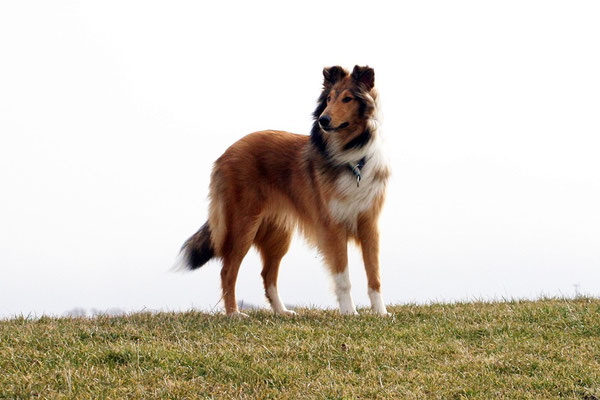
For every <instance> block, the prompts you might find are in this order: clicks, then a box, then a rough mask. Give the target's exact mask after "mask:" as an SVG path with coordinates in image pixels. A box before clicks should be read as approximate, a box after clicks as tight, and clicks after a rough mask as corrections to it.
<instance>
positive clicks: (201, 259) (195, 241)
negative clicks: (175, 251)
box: [176, 222, 215, 269]
mask: <svg viewBox="0 0 600 400" xmlns="http://www.w3.org/2000/svg"><path fill="white" fill-rule="evenodd" d="M214 256H215V248H214V247H213V244H212V240H211V237H210V227H209V226H208V222H205V223H204V225H202V227H201V228H200V229H198V232H196V233H194V234H193V235H192V237H190V238H189V239H188V240H186V241H185V243H184V244H183V246H182V247H181V253H180V260H179V263H178V265H176V268H177V269H196V268H200V267H201V266H203V265H204V264H206V263H207V262H208V261H209V260H210V259H211V258H213V257H214Z"/></svg>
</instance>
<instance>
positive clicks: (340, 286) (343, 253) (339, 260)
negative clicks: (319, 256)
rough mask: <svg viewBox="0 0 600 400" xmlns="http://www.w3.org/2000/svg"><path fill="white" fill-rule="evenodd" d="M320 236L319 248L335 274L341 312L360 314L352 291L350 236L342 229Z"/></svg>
mask: <svg viewBox="0 0 600 400" xmlns="http://www.w3.org/2000/svg"><path fill="white" fill-rule="evenodd" d="M320 236H321V238H320V239H321V240H320V243H319V248H320V250H321V252H322V253H323V255H324V256H325V262H326V263H327V267H328V268H329V270H330V271H331V274H332V276H333V283H334V285H335V287H334V290H335V295H336V297H337V300H338V303H339V306H340V314H343V315H352V314H358V313H357V312H356V306H355V305H354V300H352V294H351V293H350V288H351V287H352V285H351V284H350V274H349V270H348V237H347V235H346V234H345V232H344V231H341V230H329V231H327V232H322V235H320Z"/></svg>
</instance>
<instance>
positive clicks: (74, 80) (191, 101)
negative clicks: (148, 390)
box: [0, 0, 600, 317]
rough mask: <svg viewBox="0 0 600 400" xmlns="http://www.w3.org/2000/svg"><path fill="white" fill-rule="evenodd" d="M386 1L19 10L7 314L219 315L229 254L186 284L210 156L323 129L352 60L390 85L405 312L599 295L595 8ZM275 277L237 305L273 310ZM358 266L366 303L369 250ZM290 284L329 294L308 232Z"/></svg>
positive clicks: (8, 49) (2, 260) (112, 4)
mask: <svg viewBox="0 0 600 400" xmlns="http://www.w3.org/2000/svg"><path fill="white" fill-rule="evenodd" d="M379 4H380V5H374V2H364V1H363V2H352V1H343V2H294V3H290V2H269V3H264V2H256V1H252V2H249V1H247V2H240V3H227V2H211V3H210V5H209V6H207V5H205V4H204V3H201V2H195V1H189V2H184V1H181V2H180V1H168V2H167V1H165V2H151V1H139V2H130V1H93V2H92V1H89V2H87V1H52V2H48V1H37V2H36V1H3V2H2V3H1V4H0V135H1V136H0V191H1V194H0V316H2V317H6V316H11V315H15V314H25V315H27V314H30V313H31V314H34V315H40V314H42V313H48V314H59V315H60V314H62V313H63V312H65V311H67V310H70V309H72V308H74V307H83V308H86V309H91V308H97V309H108V308H113V307H117V308H121V309H123V310H127V311H135V310H142V309H152V310H154V309H169V310H186V309H190V308H192V307H193V308H199V309H213V308H215V309H219V308H220V307H221V305H220V304H218V302H219V299H220V281H219V270H220V266H219V264H218V263H216V262H212V263H210V264H208V265H206V266H205V267H203V268H202V269H201V270H198V271H195V272H193V273H188V274H178V273H172V272H169V268H170V267H171V265H172V263H173V260H174V259H175V257H176V255H177V253H178V250H179V247H180V246H181V244H182V243H183V241H184V240H185V239H186V238H187V237H188V236H190V235H191V234H192V233H194V232H195V230H196V229H197V228H198V227H199V226H200V225H201V224H202V223H203V222H204V221H205V220H206V218H207V198H206V197H207V193H208V181H209V175H210V170H211V166H212V162H213V161H214V160H215V159H216V158H217V157H218V156H219V155H220V154H221V153H222V152H223V151H224V150H225V149H226V148H227V147H228V146H229V145H230V144H231V143H233V142H234V141H236V140H237V139H239V138H240V137H242V136H243V135H245V134H247V133H250V132H253V131H256V130H262V129H281V130H288V131H292V132H296V133H305V134H308V132H309V130H310V126H311V112H312V111H313V109H314V107H315V102H316V99H317V97H318V95H319V91H320V87H321V82H322V74H321V71H322V69H323V67H324V66H330V65H336V64H339V65H342V66H345V67H346V68H352V67H353V66H354V65H355V64H360V65H365V64H368V65H369V66H372V67H373V68H374V69H375V76H376V80H375V81H376V86H377V87H378V89H379V92H380V94H381V107H382V113H383V117H384V118H383V123H382V135H383V137H384V141H385V149H386V152H387V155H388V157H389V159H390V162H391V166H392V171H393V178H392V180H391V182H390V184H389V191H388V198H387V202H386V206H385V209H384V212H383V215H382V219H381V238H382V244H381V248H382V250H381V264H382V265H381V268H382V276H383V295H384V299H385V300H386V301H387V302H388V303H405V302H428V301H442V300H443V301H450V300H465V299H466V300H472V299H502V298H513V297H517V298H522V297H527V298H535V297H538V296H540V295H543V294H545V295H568V296H572V295H573V294H575V292H576V291H578V292H581V293H587V294H591V295H596V296H598V295H600V211H599V205H600V179H599V177H598V176H599V173H600V157H599V154H600V73H599V71H600V51H599V49H600V23H598V21H600V5H599V3H598V2H596V1H589V2H586V1H576V2H573V1H563V2H558V1H523V0H518V1H502V2H484V1H452V2H448V1H415V2H385V3H384V2H379ZM260 268H261V267H260V263H259V259H258V257H257V255H256V253H255V252H254V251H251V253H250V254H249V255H248V256H247V258H246V259H245V261H244V263H243V265H242V268H241V271H240V276H239V280H238V285H237V293H238V299H239V300H244V301H246V302H250V303H255V304H259V305H266V301H265V300H264V296H263V289H262V281H261V278H260ZM350 271H351V272H350V274H351V280H352V282H353V289H352V292H353V295H354V296H355V300H356V301H357V303H358V304H359V305H367V304H368V299H367V295H366V279H365V274H364V270H363V267H362V263H361V260H360V254H359V253H358V251H356V249H351V252H350ZM279 282H280V283H279V287H280V293H281V296H282V298H283V300H284V302H286V303H289V304H301V305H316V306H321V307H334V306H335V304H336V303H335V298H334V295H333V293H332V291H331V290H330V286H331V285H330V281H329V278H328V274H327V272H326V270H325V268H324V267H323V266H322V263H321V260H320V258H319V257H318V256H317V254H316V252H315V251H314V250H313V249H310V248H309V247H307V246H306V244H305V243H304V242H303V240H302V239H300V238H298V239H297V240H295V241H294V243H293V245H292V248H291V250H290V252H289V253H288V255H287V256H286V257H285V258H284V260H283V264H282V267H281V271H280V281H279ZM575 285H578V286H575Z"/></svg>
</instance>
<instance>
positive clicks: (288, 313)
mask: <svg viewBox="0 0 600 400" xmlns="http://www.w3.org/2000/svg"><path fill="white" fill-rule="evenodd" d="M275 314H277V315H283V316H286V317H295V316H296V315H298V313H297V312H296V311H292V310H281V311H275Z"/></svg>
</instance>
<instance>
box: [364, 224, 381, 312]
mask: <svg viewBox="0 0 600 400" xmlns="http://www.w3.org/2000/svg"><path fill="white" fill-rule="evenodd" d="M358 238H359V242H360V248H361V251H362V255H363V261H364V263H365V270H366V272H367V282H368V285H369V290H368V292H369V299H370V300H371V309H372V310H373V311H374V312H376V313H378V314H380V315H387V309H386V308H385V304H384V302H383V297H382V296H381V279H380V276H379V231H378V229H377V221H376V219H375V218H372V217H371V216H370V215H366V216H364V217H363V218H362V219H360V220H359V224H358Z"/></svg>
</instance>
